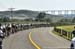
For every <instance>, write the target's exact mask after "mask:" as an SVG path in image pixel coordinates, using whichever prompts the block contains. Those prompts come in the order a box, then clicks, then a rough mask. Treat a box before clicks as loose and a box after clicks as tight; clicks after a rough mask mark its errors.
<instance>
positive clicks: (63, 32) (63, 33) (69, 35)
mask: <svg viewBox="0 0 75 49" xmlns="http://www.w3.org/2000/svg"><path fill="white" fill-rule="evenodd" d="M54 31H55V33H56V34H58V35H60V36H62V37H64V38H66V39H68V40H71V39H72V38H73V34H72V33H71V32H68V31H66V30H63V29H59V28H56V27H54Z"/></svg>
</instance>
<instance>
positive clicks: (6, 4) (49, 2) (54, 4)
mask: <svg viewBox="0 0 75 49" xmlns="http://www.w3.org/2000/svg"><path fill="white" fill-rule="evenodd" d="M9 8H15V9H16V10H19V9H27V10H34V11H43V10H75V0H0V11H4V10H8V9H9Z"/></svg>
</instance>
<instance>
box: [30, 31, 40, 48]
mask: <svg viewBox="0 0 75 49" xmlns="http://www.w3.org/2000/svg"><path fill="white" fill-rule="evenodd" d="M29 40H30V42H31V43H32V44H33V45H34V46H35V47H36V48H37V49H41V48H40V46H39V45H37V44H36V43H35V42H34V41H33V40H32V37H31V32H30V33H29Z"/></svg>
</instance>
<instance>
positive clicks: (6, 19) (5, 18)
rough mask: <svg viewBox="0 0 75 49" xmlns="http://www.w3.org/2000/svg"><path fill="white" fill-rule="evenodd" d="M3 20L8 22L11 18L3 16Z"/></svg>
mask: <svg viewBox="0 0 75 49" xmlns="http://www.w3.org/2000/svg"><path fill="white" fill-rule="evenodd" d="M2 21H3V22H8V21H10V19H9V17H3V18H2Z"/></svg>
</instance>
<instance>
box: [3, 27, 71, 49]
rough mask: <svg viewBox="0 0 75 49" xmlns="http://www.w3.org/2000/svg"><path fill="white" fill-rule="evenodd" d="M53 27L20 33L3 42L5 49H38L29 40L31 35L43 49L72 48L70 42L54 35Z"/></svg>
mask: <svg viewBox="0 0 75 49" xmlns="http://www.w3.org/2000/svg"><path fill="white" fill-rule="evenodd" d="M52 29H53V28H52V27H41V28H34V29H29V30H25V31H20V32H18V33H16V34H14V35H11V36H10V37H8V38H6V39H4V40H3V49H36V47H34V45H33V44H32V43H31V42H30V40H29V38H28V37H29V33H30V32H31V37H32V39H33V41H34V42H35V43H36V44H38V45H39V46H40V47H41V49H60V48H61V49H65V48H68V47H69V46H70V41H68V40H66V39H64V38H62V37H60V36H57V35H55V34H53V33H52Z"/></svg>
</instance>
